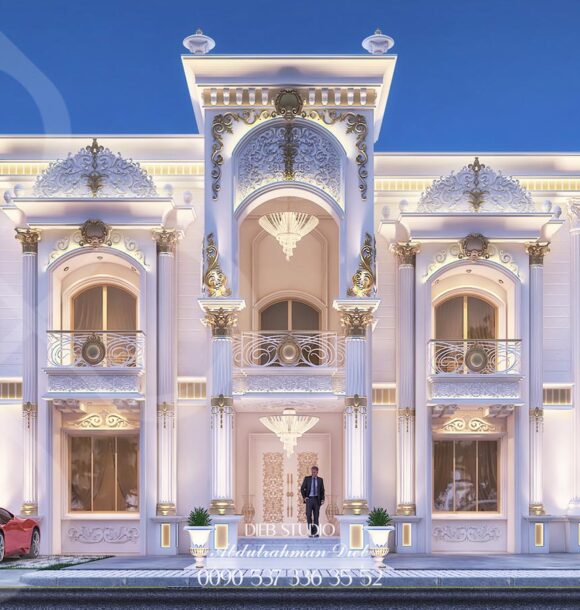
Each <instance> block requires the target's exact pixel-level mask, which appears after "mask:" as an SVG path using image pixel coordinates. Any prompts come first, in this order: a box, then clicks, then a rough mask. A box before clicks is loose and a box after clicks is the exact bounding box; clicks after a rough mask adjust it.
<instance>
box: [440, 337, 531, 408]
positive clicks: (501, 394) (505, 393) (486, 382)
mask: <svg viewBox="0 0 580 610" xmlns="http://www.w3.org/2000/svg"><path fill="white" fill-rule="evenodd" d="M428 352H429V363H428V370H429V382H430V386H431V398H432V399H433V402H434V403H441V402H449V400H459V399H461V400H462V401H463V402H465V401H472V402H485V401H489V400H490V399H493V400H496V399H505V400H509V401H514V400H516V401H517V400H518V399H519V398H520V380H521V379H522V375H521V341H520V340H519V339H468V340H459V341H445V340H441V339H436V340H433V341H429V350H428Z"/></svg>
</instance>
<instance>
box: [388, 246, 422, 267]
mask: <svg viewBox="0 0 580 610" xmlns="http://www.w3.org/2000/svg"><path fill="white" fill-rule="evenodd" d="M420 249H421V248H420V246H419V244H413V243H411V242H406V243H399V244H392V245H391V252H392V253H393V254H394V255H395V256H396V257H397V259H398V261H399V265H412V266H413V267H414V266H415V259H416V257H417V253H418V252H419V250H420Z"/></svg>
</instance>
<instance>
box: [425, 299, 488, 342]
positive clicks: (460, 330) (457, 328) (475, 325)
mask: <svg viewBox="0 0 580 610" xmlns="http://www.w3.org/2000/svg"><path fill="white" fill-rule="evenodd" d="M435 338H436V339H441V340H447V341H461V340H465V339H497V310H496V307H495V306H494V305H492V304H491V303H489V302H488V301H486V300H484V299H482V298H479V297H476V296H472V295H460V296H455V297H451V298H450V299H447V300H445V301H443V302H442V303H439V305H437V306H436V308H435Z"/></svg>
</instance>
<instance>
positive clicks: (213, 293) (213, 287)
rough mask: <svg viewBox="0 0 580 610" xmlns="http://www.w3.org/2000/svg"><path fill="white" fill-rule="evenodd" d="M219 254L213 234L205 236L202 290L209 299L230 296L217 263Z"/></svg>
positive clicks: (225, 278)
mask: <svg viewBox="0 0 580 610" xmlns="http://www.w3.org/2000/svg"><path fill="white" fill-rule="evenodd" d="M219 258H220V255H219V252H218V248H217V244H216V242H215V238H214V235H213V233H210V234H209V235H208V236H207V239H206V244H205V273H204V275H203V284H204V290H205V291H206V292H207V294H208V296H210V297H227V296H230V295H231V294H232V291H231V290H230V289H229V288H228V278H227V277H226V275H225V274H224V272H223V271H222V268H221V266H220V263H219Z"/></svg>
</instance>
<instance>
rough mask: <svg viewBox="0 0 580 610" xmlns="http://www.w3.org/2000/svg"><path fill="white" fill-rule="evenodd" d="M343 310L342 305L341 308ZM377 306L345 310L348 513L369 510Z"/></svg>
mask: <svg viewBox="0 0 580 610" xmlns="http://www.w3.org/2000/svg"><path fill="white" fill-rule="evenodd" d="M338 308H339V309H341V306H340V305H339V306H338ZM373 311H374V307H368V306H365V304H363V303H361V305H360V307H358V306H352V307H347V308H344V309H341V323H342V326H343V327H344V329H345V373H346V383H345V394H346V396H345V409H344V503H343V512H344V513H345V514H351V515H360V514H362V513H365V512H367V511H368V497H369V489H368V485H369V480H368V475H369V446H368V443H369V440H368V436H369V427H368V425H367V405H368V402H369V401H368V394H369V391H370V389H369V387H368V375H367V373H368V368H367V353H368V350H367V327H368V326H369V325H370V324H371V323H372V321H373Z"/></svg>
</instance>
